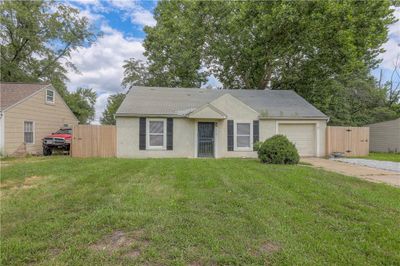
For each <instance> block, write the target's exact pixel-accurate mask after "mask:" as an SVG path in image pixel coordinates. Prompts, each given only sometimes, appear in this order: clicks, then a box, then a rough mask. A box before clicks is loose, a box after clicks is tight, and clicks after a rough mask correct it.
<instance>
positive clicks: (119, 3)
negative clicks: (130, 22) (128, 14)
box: [109, 0, 138, 10]
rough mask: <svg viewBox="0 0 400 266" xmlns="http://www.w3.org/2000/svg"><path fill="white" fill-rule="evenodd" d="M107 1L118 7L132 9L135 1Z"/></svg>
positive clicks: (135, 3)
mask: <svg viewBox="0 0 400 266" xmlns="http://www.w3.org/2000/svg"><path fill="white" fill-rule="evenodd" d="M109 3H110V4H111V5H112V6H114V7H116V8H119V9H124V10H132V9H134V8H136V7H137V6H138V5H137V2H135V1H133V0H109Z"/></svg>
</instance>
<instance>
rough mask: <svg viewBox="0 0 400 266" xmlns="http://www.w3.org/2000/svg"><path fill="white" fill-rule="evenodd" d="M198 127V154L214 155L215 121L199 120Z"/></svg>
mask: <svg viewBox="0 0 400 266" xmlns="http://www.w3.org/2000/svg"><path fill="white" fill-rule="evenodd" d="M197 128H198V129H197V139H198V145H197V151H198V154H197V156H198V157H214V123H213V122H199V123H198V125H197Z"/></svg>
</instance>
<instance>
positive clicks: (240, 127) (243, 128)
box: [236, 123, 250, 148]
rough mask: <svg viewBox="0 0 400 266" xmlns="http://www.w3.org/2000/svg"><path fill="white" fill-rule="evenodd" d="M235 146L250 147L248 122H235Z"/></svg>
mask: <svg viewBox="0 0 400 266" xmlns="http://www.w3.org/2000/svg"><path fill="white" fill-rule="evenodd" d="M236 126H237V130H236V143H237V144H236V146H237V147H238V148H249V147H250V123H237V124H236Z"/></svg>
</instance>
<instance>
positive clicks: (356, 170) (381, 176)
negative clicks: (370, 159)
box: [301, 158, 400, 187]
mask: <svg viewBox="0 0 400 266" xmlns="http://www.w3.org/2000/svg"><path fill="white" fill-rule="evenodd" d="M301 161H302V162H306V163H309V164H311V165H312V166H314V167H318V168H323V169H325V170H328V171H332V172H336V173H340V174H343V175H348V176H355V177H359V178H362V179H366V180H369V181H372V182H378V183H382V182H383V183H386V184H389V185H392V186H397V187H400V173H399V172H395V171H388V170H382V169H377V168H372V167H368V166H363V165H354V164H349V163H345V162H339V161H335V160H327V159H322V158H302V159H301Z"/></svg>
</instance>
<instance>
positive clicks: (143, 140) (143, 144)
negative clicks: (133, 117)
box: [139, 117, 146, 150]
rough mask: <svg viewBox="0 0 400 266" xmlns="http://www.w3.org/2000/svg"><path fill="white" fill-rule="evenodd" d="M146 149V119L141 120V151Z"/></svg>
mask: <svg viewBox="0 0 400 266" xmlns="http://www.w3.org/2000/svg"><path fill="white" fill-rule="evenodd" d="M145 149H146V118H145V117H141V118H139V150H145Z"/></svg>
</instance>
